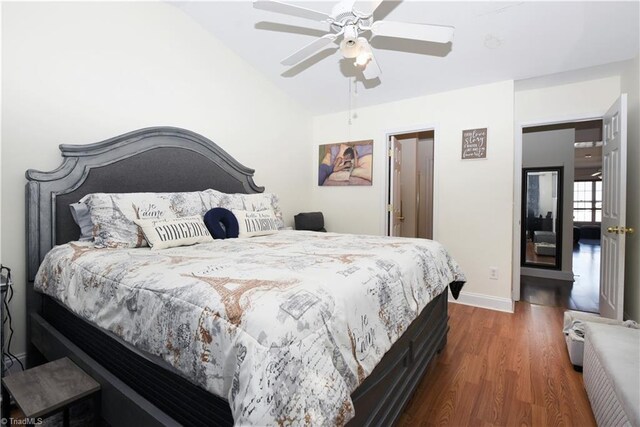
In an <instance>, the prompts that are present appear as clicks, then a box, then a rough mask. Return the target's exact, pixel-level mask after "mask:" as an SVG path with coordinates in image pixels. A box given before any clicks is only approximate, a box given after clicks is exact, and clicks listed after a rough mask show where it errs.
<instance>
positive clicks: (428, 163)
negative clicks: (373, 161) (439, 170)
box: [386, 130, 435, 239]
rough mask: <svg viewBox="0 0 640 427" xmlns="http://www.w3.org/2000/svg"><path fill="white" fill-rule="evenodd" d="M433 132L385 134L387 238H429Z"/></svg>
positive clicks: (431, 216) (432, 198)
mask: <svg viewBox="0 0 640 427" xmlns="http://www.w3.org/2000/svg"><path fill="white" fill-rule="evenodd" d="M434 139H435V131H433V130H424V131H419V132H404V133H397V134H391V135H389V154H388V161H389V169H388V170H389V177H388V179H389V181H388V182H389V185H388V189H387V197H386V199H387V230H386V231H387V235H388V236H397V237H412V238H422V239H433V223H434V221H433V200H434V197H433V193H434V173H433V170H434Z"/></svg>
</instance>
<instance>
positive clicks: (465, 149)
mask: <svg viewBox="0 0 640 427" xmlns="http://www.w3.org/2000/svg"><path fill="white" fill-rule="evenodd" d="M486 158H487V128H482V129H467V130H463V131H462V160H465V159H486Z"/></svg>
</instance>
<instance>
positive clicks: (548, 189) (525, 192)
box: [521, 168, 562, 270]
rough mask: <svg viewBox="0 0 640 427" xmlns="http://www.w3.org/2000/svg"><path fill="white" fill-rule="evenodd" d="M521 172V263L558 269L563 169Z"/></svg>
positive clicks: (535, 169) (536, 169)
mask: <svg viewBox="0 0 640 427" xmlns="http://www.w3.org/2000/svg"><path fill="white" fill-rule="evenodd" d="M522 172H523V175H522V187H523V188H522V196H523V197H522V222H521V223H522V236H521V240H522V256H521V259H522V265H523V266H526V267H537V268H549V269H558V270H559V269H560V266H561V263H560V262H561V260H560V257H561V253H562V168H527V169H523V170H522Z"/></svg>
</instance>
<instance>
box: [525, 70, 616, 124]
mask: <svg viewBox="0 0 640 427" xmlns="http://www.w3.org/2000/svg"><path fill="white" fill-rule="evenodd" d="M563 74H564V73H563ZM540 80H541V81H542V82H544V83H543V84H544V85H542V86H540V87H533V88H527V89H519V87H520V86H521V85H520V84H519V83H516V91H515V120H516V124H519V123H531V122H539V121H544V120H548V119H553V120H554V121H560V120H561V119H562V118H570V119H573V118H575V117H578V116H590V115H594V114H595V115H596V117H597V116H603V115H604V113H605V112H606V111H607V109H608V108H609V107H610V106H611V104H613V102H614V101H615V100H616V99H617V98H618V96H620V76H619V75H613V76H609V77H603V78H599V79H595V80H587V81H578V82H571V83H563V84H555V83H554V82H553V81H552V80H550V79H548V78H547V79H540ZM522 86H523V87H524V86H525V85H524V84H522ZM529 86H533V85H532V84H530V83H529Z"/></svg>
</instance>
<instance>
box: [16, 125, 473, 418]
mask: <svg viewBox="0 0 640 427" xmlns="http://www.w3.org/2000/svg"><path fill="white" fill-rule="evenodd" d="M60 151H61V154H62V157H63V158H64V161H63V163H62V165H61V166H60V167H59V168H58V169H56V170H54V171H51V172H40V171H35V170H29V171H27V173H26V176H27V180H28V183H27V187H26V202H27V218H26V220H27V221H26V222H27V257H28V260H27V268H28V280H29V282H28V284H27V287H28V291H27V312H28V315H27V316H28V319H27V323H28V341H29V346H28V363H29V364H31V365H34V364H38V363H40V362H42V361H43V360H53V359H57V358H60V357H63V356H67V357H69V358H71V359H72V360H73V361H74V362H75V363H76V364H78V365H79V366H80V367H81V368H83V369H84V370H85V371H86V372H88V373H89V374H90V375H92V376H93V377H94V378H95V379H96V380H97V381H98V382H100V383H101V385H102V418H103V419H104V420H105V421H107V422H108V423H109V424H111V425H136V426H147V425H149V426H150V425H180V424H182V425H230V424H232V423H233V417H232V413H231V410H230V409H229V403H228V401H227V400H226V399H225V398H223V397H219V396H216V395H213V394H211V393H209V392H208V391H206V390H204V389H203V388H201V387H198V386H197V385H195V384H193V383H191V382H190V381H189V380H188V379H186V378H185V377H184V376H182V375H180V374H178V373H176V372H174V371H172V370H170V369H164V368H163V367H162V366H161V365H160V364H158V363H156V362H154V361H150V360H148V359H147V358H145V357H144V356H143V355H141V354H137V353H135V352H132V351H131V350H130V349H129V348H127V347H126V346H123V345H122V343H120V342H118V341H117V340H115V339H113V338H112V337H110V336H109V335H108V334H105V333H104V331H102V330H101V329H100V328H98V327H96V326H95V325H93V324H91V323H90V322H88V321H86V320H84V319H82V318H80V317H78V316H76V315H75V314H74V313H72V312H71V311H70V310H68V309H67V308H65V307H64V306H63V305H62V304H60V303H59V302H58V301H56V300H55V299H53V298H51V297H50V296H47V295H44V294H41V293H39V292H36V291H35V290H34V287H33V281H34V279H35V277H36V273H37V272H38V269H39V267H40V265H41V263H42V262H43V259H44V257H45V255H46V254H47V253H48V252H49V251H50V250H51V249H52V248H53V247H54V246H56V245H62V244H65V243H67V242H71V241H74V240H77V239H78V236H79V234H80V230H79V228H78V226H77V225H76V223H75V222H74V220H73V218H72V216H71V213H70V211H69V208H68V205H69V204H71V203H74V202H77V201H78V200H79V199H81V198H82V197H83V196H85V195H87V194H91V193H99V192H103V193H137V192H186V191H201V190H206V189H209V188H213V189H215V190H218V191H221V192H224V193H245V194H252V193H262V192H263V191H264V188H263V187H260V186H258V185H256V184H255V183H254V181H253V173H254V171H253V170H252V169H250V168H247V167H245V166H243V165H242V164H240V163H239V162H238V161H236V160H235V159H234V158H232V157H231V156H230V155H229V154H228V153H226V152H225V151H224V150H222V149H221V148H220V147H218V146H217V145H216V144H215V143H213V142H212V141H210V140H208V139H207V138H204V137H203V136H201V135H198V134H196V133H194V132H191V131H187V130H184V129H179V128H172V127H154V128H146V129H141V130H138V131H134V132H130V133H127V134H124V135H121V136H117V137H115V138H111V139H109V140H106V141H103V142H98V143H94V144H88V145H61V146H60ZM455 286H456V287H460V286H461V283H456V284H455ZM458 290H459V289H458ZM447 329H448V326H447V293H446V291H445V292H443V293H441V294H440V295H438V296H436V297H435V298H433V300H432V301H431V302H430V303H429V304H428V305H427V306H426V308H424V309H423V310H422V311H421V313H420V314H419V316H418V317H417V318H416V319H415V321H414V322H413V323H412V324H411V325H410V326H409V327H408V328H407V329H406V331H405V332H404V334H403V335H402V337H401V338H400V339H399V340H398V341H397V342H396V343H395V344H394V345H393V346H392V347H391V348H390V349H389V351H388V352H387V353H386V355H385V356H384V357H383V358H382V360H381V361H380V363H379V364H378V365H377V366H376V367H375V369H374V370H373V371H372V372H371V374H370V375H369V376H368V377H367V378H366V379H365V380H364V381H363V382H362V383H361V384H360V385H359V387H358V388H357V389H356V390H355V391H354V392H353V393H352V394H351V397H352V399H353V405H354V407H355V414H356V415H355V418H353V419H352V420H351V421H350V425H390V424H391V423H393V422H394V421H395V420H397V418H398V417H399V415H400V414H401V412H402V409H403V408H404V406H405V405H406V403H407V401H408V400H409V398H410V397H411V395H412V394H413V391H414V389H415V388H416V387H417V385H418V382H419V381H420V379H421V378H422V375H423V373H424V372H425V369H426V366H427V364H428V363H429V361H430V360H432V359H433V357H435V354H436V353H437V352H438V351H439V350H441V349H442V348H443V347H444V345H445V343H446V334H447Z"/></svg>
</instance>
